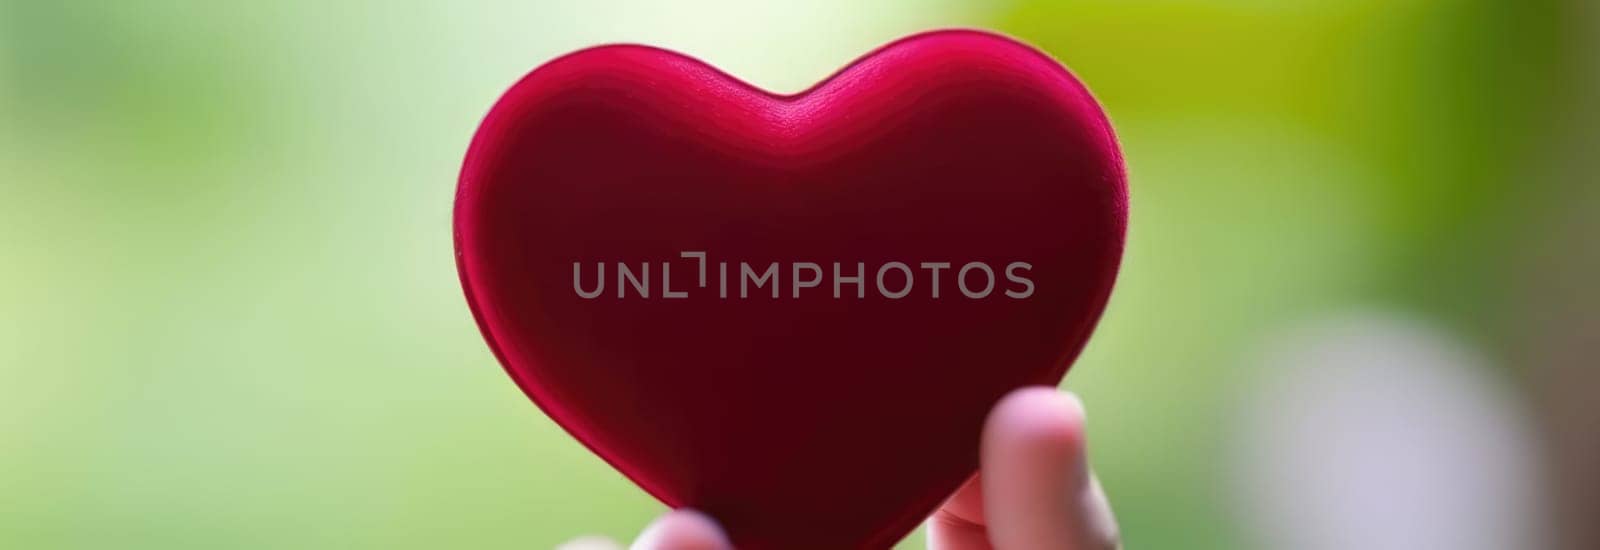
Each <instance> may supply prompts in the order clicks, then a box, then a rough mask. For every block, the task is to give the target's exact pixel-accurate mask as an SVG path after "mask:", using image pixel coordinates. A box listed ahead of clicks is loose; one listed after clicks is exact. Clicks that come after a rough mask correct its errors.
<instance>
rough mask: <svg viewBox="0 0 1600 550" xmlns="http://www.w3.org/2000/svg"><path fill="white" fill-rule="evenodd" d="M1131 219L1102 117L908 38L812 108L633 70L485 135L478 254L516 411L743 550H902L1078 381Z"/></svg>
mask: <svg viewBox="0 0 1600 550" xmlns="http://www.w3.org/2000/svg"><path fill="white" fill-rule="evenodd" d="M1126 204H1127V201H1126V186H1125V177H1124V172H1123V165H1122V158H1121V154H1120V152H1119V151H1118V148H1117V144H1116V140H1115V138H1114V136H1113V135H1112V131H1111V127H1110V125H1109V123H1108V122H1107V120H1106V118H1105V115H1104V114H1103V113H1102V112H1101V109H1100V106H1099V105H1098V104H1097V103H1096V102H1095V100H1094V99H1093V98H1092V97H1091V96H1090V94H1089V92H1088V91H1087V90H1086V89H1085V88H1084V87H1083V85H1082V84H1080V83H1079V82H1078V81H1077V80H1076V79H1075V78H1074V77H1073V76H1072V75H1071V74H1070V73H1068V72H1067V71H1066V70H1065V69H1064V68H1063V67H1062V66H1061V65H1060V64H1058V63H1056V62H1055V61H1053V60H1052V59H1050V58H1049V57H1046V56H1045V55H1044V54H1041V53H1039V52H1038V51H1036V50H1033V49H1031V48H1029V47H1027V46H1024V45H1022V44H1019V43H1017V42H1014V41H1011V40H1009V39H1006V38H1002V37H999V36H995V35H991V34H985V33H980V32H972V31H942V32H933V33H928V34H922V35H918V36H914V37H910V38H906V39H903V40H900V41H898V42H895V43H893V44H890V45H888V46H885V47H883V48H882V49H879V50H878V51H876V52H873V53H871V54H869V55H867V56H866V57H863V58H861V59H860V60H858V61H856V62H855V63H853V64H851V65H850V66H849V67H848V68H846V69H844V70H843V71H841V72H840V73H838V74H837V75H835V76H833V77H832V78H829V79H828V80H826V81H824V82H823V83H821V84H818V85H817V86H816V87H814V88H812V89H811V90H808V91H806V92H802V93H799V94H795V95H791V96H783V95H776V94H772V93H768V92H764V91H761V90H759V89H756V88H754V87H752V86H750V85H748V84H745V83H743V82H740V81H738V80H735V79H734V78H732V77H730V76H728V75H726V74H723V73H721V72H718V71H717V70H716V69H714V68H712V67H710V66H708V65H706V64H704V63H702V62H700V61H698V60H695V59H692V58H689V57H685V56H683V55H679V54H676V53H673V52H669V51H665V50H660V49H655V48H648V47H642V46H605V47H599V48H593V49H588V50H583V51H580V52H577V53H573V54H570V55H567V56H565V57H562V58H560V59H557V60H555V61H551V62H549V63H547V64H545V65H544V66H542V67H540V68H538V69H536V70H534V71H533V72H532V73H529V74H528V75H527V76H526V77H524V78H523V79H522V80H521V81H520V82H518V83H517V84H516V85H514V86H512V88H511V89H510V90H509V91H507V92H506V93H505V95H504V96H503V97H501V98H500V100H499V102H498V103H496V104H495V106H494V108H493V109H492V110H491V111H490V112H489V114H488V116H487V117H486V118H485V119H484V121H483V124H482V126H481V127H480V128H479V129H478V133H477V135H476V136H475V137H474V139H473V141H472V146H471V149H470V150H469V151H468V152H467V157H466V162H465V165H464V166H463V168H462V171H461V181H460V188H459V189H458V191H457V195H456V211H455V231H456V256H457V260H458V267H459V269H460V273H461V280H462V284H463V286H464V287H465V290H466V295H467V301H468V303H469V304H470V305H471V307H472V311H473V314H474V315H475V316H476V318H477V321H478V325H479V327H480V328H481V329H482V331H483V334H484V337H485V338H486V339H487V340H488V342H489V346H490V347H491V348H492V349H493V350H494V353H495V355H496V357H498V358H499V360H500V363H501V364H502V365H504V366H505V368H506V371H507V372H509V373H510V374H511V377H512V378H513V379H515V380H516V382H517V385H519V386H521V388H522V390H523V391H524V392H526V393H527V395H528V396H529V397H530V398H532V399H533V401H534V402H536V403H538V404H539V406H540V407H541V408H543V409H544V411H545V412H546V413H548V414H549V415H550V416H551V418H554V419H555V421H556V422H557V423H559V424H561V425H562V426H563V427H565V428H566V429H567V431H569V432H571V433H572V435H573V436H574V437H576V438H578V440H579V441H581V442H583V443H584V444H585V445H587V446H588V447H589V448H590V449H592V450H593V451H594V452H595V453H596V454H598V455H600V457H601V458H604V459H605V460H606V461H607V462H610V463H611V464H612V465H613V466H615V467H616V468H617V469H618V470H620V471H621V472H622V473H623V474H624V475H626V476H628V478H630V479H632V480H633V481H634V482H636V483H638V484H639V486H640V487H643V488H644V489H645V490H646V491H648V492H650V494H652V495H655V496H656V497H657V498H659V499H660V500H661V501H662V502H665V503H666V504H668V505H671V506H674V507H679V506H688V507H694V508H697V509H700V510H702V511H705V512H707V513H709V514H710V515H711V516H713V517H715V518H716V519H718V520H719V521H721V522H722V524H723V525H724V527H726V528H727V530H728V531H729V533H730V535H731V536H732V538H733V540H734V542H735V544H736V545H737V546H739V547H740V548H745V549H766V548H806V549H816V548H884V547H888V546H889V545H891V544H893V543H894V541H896V540H898V539H900V538H901V537H903V536H904V535H905V534H906V533H907V532H909V531H910V530H911V529H913V528H914V527H915V526H916V525H917V523H918V522H919V521H920V520H921V519H922V518H923V517H925V516H926V515H927V514H928V513H929V512H931V511H932V510H933V509H934V508H935V507H937V506H938V505H939V503H940V502H941V501H942V500H943V499H944V498H945V497H946V496H947V495H949V494H950V493H951V492H952V491H953V490H954V489H956V487H957V486H959V485H960V484H961V483H962V482H963V481H965V480H966V479H968V478H969V477H970V476H971V475H972V474H973V472H974V470H975V468H976V467H977V462H978V457H977V449H978V435H979V430H980V426H981V424H982V421H983V419H984V416H985V414H986V413H987V412H988V411H989V407H990V406H991V405H992V404H993V403H994V402H995V401H996V400H998V399H999V397H1001V396H1002V395H1003V394H1004V393H1006V392H1007V391H1008V390H1011V389H1014V388H1017V387H1019V386H1024V385H1030V384H1055V383H1057V382H1059V381H1060V379H1061V377H1062V376H1063V375H1064V374H1065V373H1066V369H1067V367H1068V365H1070V364H1071V362H1072V360H1073V359H1074V358H1075V357H1076V355H1077V354H1078V351H1079V350H1080V349H1082V347H1083V345H1084V342H1085V341H1086V340H1087V339H1088V338H1089V334H1090V332H1091V331H1092V329H1093V328H1094V325H1095V322H1096V321H1097V320H1098V318H1099V316H1100V312H1101V310H1102V309H1103V308H1104V307H1105V303H1106V299H1107V297H1108V295H1109V294H1110V291H1111V286H1112V281H1113V280H1114V279H1115V277H1116V273H1117V265H1118V262H1119V261H1120V258H1121V255H1122V247H1123V234H1124V228H1125V225H1126ZM685 252H690V253H693V252H703V253H704V260H703V262H704V263H702V259H701V257H700V256H696V255H693V254H690V255H684V254H683V253H685ZM896 262H898V263H896ZM835 263H837V264H838V265H837V267H835ZM925 263H927V264H941V263H947V264H949V267H939V266H938V265H931V266H925V265H924V264H925ZM1022 264H1026V265H1027V266H1028V267H1023V266H1022ZM600 265H603V266H604V267H603V268H602V267H599V266H600ZM624 265H625V266H626V267H627V269H626V272H624V270H623V269H622V268H621V267H620V266H624ZM724 265H725V266H726V269H727V273H728V275H727V276H726V281H728V283H727V284H726V285H724V284H723V283H722V282H721V281H722V280H723V278H722V277H721V276H720V273H721V272H722V269H723V268H721V267H719V266H724ZM774 265H775V267H773V266H774ZM813 265H814V266H815V268H813V267H812V266H813ZM575 266H576V267H575ZM702 266H703V267H702ZM885 266H887V267H885ZM746 267H748V269H749V271H750V273H749V274H748V275H747V274H746V273H744V270H745V268H746ZM769 268H770V269H771V272H770V275H769V272H768V269H769ZM985 268H987V271H985ZM601 269H603V270H604V278H603V279H602V278H600V270H601ZM836 269H837V270H838V273H837V276H836V274H835V272H834V271H835V270H836ZM763 275H769V278H765V279H763V278H762V276H763ZM575 277H576V279H577V280H575ZM858 277H859V278H858ZM936 277H937V279H936ZM880 279H881V280H880ZM908 281H909V285H910V287H909V288H906V285H907V284H908ZM936 281H937V282H936ZM813 282H815V284H814V285H812V284H811V283H813ZM602 284H603V286H602V287H601V288H600V292H599V293H598V294H594V295H593V297H587V296H589V295H591V293H593V292H594V291H595V290H596V287H597V286H599V285H602ZM986 287H987V288H988V292H987V293H985V292H983V291H984V289H985V288H986ZM724 288H726V294H727V296H726V297H723V293H724ZM741 291H742V293H743V296H741ZM619 292H620V293H621V294H622V296H621V297H619ZM935 292H937V298H935V295H936V294H935ZM646 293H647V294H648V296H645V294H646ZM680 293H681V294H682V295H681V296H680ZM774 293H775V294H776V297H774ZM836 293H837V295H838V297H837V298H836V297H835V294H836ZM896 296H899V297H898V298H896ZM973 296H978V297H973Z"/></svg>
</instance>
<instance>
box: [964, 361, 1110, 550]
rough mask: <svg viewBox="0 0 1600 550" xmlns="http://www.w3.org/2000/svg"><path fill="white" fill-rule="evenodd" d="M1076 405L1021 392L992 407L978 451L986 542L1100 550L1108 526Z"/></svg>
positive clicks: (1044, 392)
mask: <svg viewBox="0 0 1600 550" xmlns="http://www.w3.org/2000/svg"><path fill="white" fill-rule="evenodd" d="M1083 426H1084V414H1083V403H1082V402H1081V401H1079V400H1078V398H1077V397H1075V396H1073V395H1071V394H1064V393H1060V392H1057V391H1056V390H1055V389H1054V388H1042V387H1040V388H1024V389H1021V390H1017V391H1014V392H1012V393H1011V394H1010V395H1007V396H1006V397H1005V398H1004V399H1001V400H1000V403H999V404H998V405H995V408H994V411H993V412H991V413H989V419H988V421H987V422H986V423H985V425H984V430H983V444H982V448H981V461H982V470H981V474H980V475H981V476H982V479H983V489H982V490H983V511H984V518H985V519H986V520H987V522H986V525H987V526H988V532H989V540H990V542H991V543H993V544H994V546H995V547H996V548H1001V549H1004V550H1046V549H1049V550H1106V549H1113V548H1116V547H1117V527H1116V521H1115V520H1114V519H1112V516H1111V507H1110V505H1109V504H1108V503H1107V502H1106V499H1105V494H1104V492H1102V491H1101V490H1100V486H1099V483H1098V482H1096V481H1095V480H1094V476H1093V474H1091V473H1090V471H1089V462H1088V457H1087V454H1086V453H1085V449H1086V442H1085V436H1084V428H1083Z"/></svg>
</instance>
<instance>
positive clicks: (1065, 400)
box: [984, 386, 1086, 459]
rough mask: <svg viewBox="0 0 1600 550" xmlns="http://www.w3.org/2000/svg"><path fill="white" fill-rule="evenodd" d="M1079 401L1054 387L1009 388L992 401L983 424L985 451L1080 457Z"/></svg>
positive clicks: (1082, 442)
mask: <svg viewBox="0 0 1600 550" xmlns="http://www.w3.org/2000/svg"><path fill="white" fill-rule="evenodd" d="M1084 422H1085V412H1084V407H1083V401H1082V400H1080V399H1078V396H1076V395H1073V394H1071V393H1066V392H1060V391H1057V390H1056V389H1055V388H1050V387H1043V386H1035V387H1027V388H1022V389H1018V390H1015V391H1012V392H1011V393H1010V394H1007V395H1006V396H1005V397H1004V398H1001V400H1000V402H999V403H998V404H996V405H995V408H994V411H993V412H991V413H990V415H989V419H988V421H987V422H986V424H985V428H984V448H985V450H986V451H990V450H993V451H996V452H1006V453H1012V452H1016V453H1023V454H1025V455H1029V456H1048V457H1052V458H1056V459H1076V458H1077V457H1082V456H1083V454H1084V451H1085V447H1086V441H1085V435H1084Z"/></svg>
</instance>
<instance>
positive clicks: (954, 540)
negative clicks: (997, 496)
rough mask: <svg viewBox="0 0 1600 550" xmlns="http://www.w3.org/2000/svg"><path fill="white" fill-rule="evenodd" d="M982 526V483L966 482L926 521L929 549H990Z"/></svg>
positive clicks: (986, 530)
mask: <svg viewBox="0 0 1600 550" xmlns="http://www.w3.org/2000/svg"><path fill="white" fill-rule="evenodd" d="M992 548H993V547H991V546H989V533H988V529H986V528H984V526H983V484H982V481H980V479H979V477H978V476H973V477H972V479H970V480H967V483H966V484H965V485H962V486H961V488H960V489H958V490H956V494H954V495H951V497H950V499H949V500H946V501H944V505H943V506H940V507H939V511H937V512H934V513H933V516H932V517H930V518H928V550H992Z"/></svg>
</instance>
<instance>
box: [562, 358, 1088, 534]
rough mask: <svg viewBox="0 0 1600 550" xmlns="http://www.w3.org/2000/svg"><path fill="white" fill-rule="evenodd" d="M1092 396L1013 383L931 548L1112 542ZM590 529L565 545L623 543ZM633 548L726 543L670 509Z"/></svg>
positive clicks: (943, 511)
mask: <svg viewBox="0 0 1600 550" xmlns="http://www.w3.org/2000/svg"><path fill="white" fill-rule="evenodd" d="M1083 422H1084V415H1083V404H1082V402H1081V401H1079V400H1078V398H1077V397H1076V396H1073V395H1072V394H1067V393H1060V392H1057V391H1056V390H1055V389H1054V388H1046V387H1033V388H1023V389H1020V390H1016V391H1014V392H1011V394H1009V395H1007V396H1006V397H1005V398H1004V399H1001V400H1000V403H999V404H997V405H995V407H994V410H993V411H990V413H989V418H988V420H987V421H986V422H985V423H984V427H983V437H982V443H981V447H980V452H979V456H980V462H981V463H982V466H981V468H980V470H979V474H978V476H976V477H974V478H973V479H972V480H971V481H968V482H967V484H966V485H964V486H962V487H961V489H960V490H957V491H956V493H955V495H953V496H951V497H950V499H949V500H947V501H945V503H944V505H943V506H941V507H940V508H939V510H938V511H937V512H934V514H933V516H932V517H930V518H929V519H928V548H929V549H930V550H1111V549H1115V548H1117V547H1118V546H1119V543H1118V535H1117V526H1116V520H1115V519H1113V518H1112V515H1111V506H1110V504H1109V503H1107V501H1106V497H1105V493H1104V492H1103V491H1102V490H1101V489H1100V483H1099V482H1098V481H1096V480H1095V478H1094V474H1093V473H1091V472H1090V470H1089V462H1088V455H1087V454H1086V452H1085V450H1086V448H1087V447H1086V444H1085V436H1084V430H1083ZM620 548H621V546H618V545H617V544H616V543H613V542H610V541H607V540H605V539H597V538H583V539H578V540H574V541H572V542H569V543H567V544H564V545H562V546H561V547H559V548H558V550H619V549H620ZM631 548H632V549H633V550H727V549H731V548H732V546H731V545H729V544H728V539H727V537H726V536H725V535H723V533H722V531H721V529H719V528H718V527H717V525H716V523H715V522H714V521H712V520H711V519H710V518H707V517H706V516H704V515H702V514H700V513H698V512H694V511H690V510H678V511H674V512H670V513H668V514H666V515H664V516H662V517H661V518H660V519H657V520H656V521H655V522H654V523H652V524H650V527H648V528H646V529H645V531H644V533H642V534H640V535H639V539H638V540H637V541H636V542H634V544H633V546H632V547H631Z"/></svg>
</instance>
